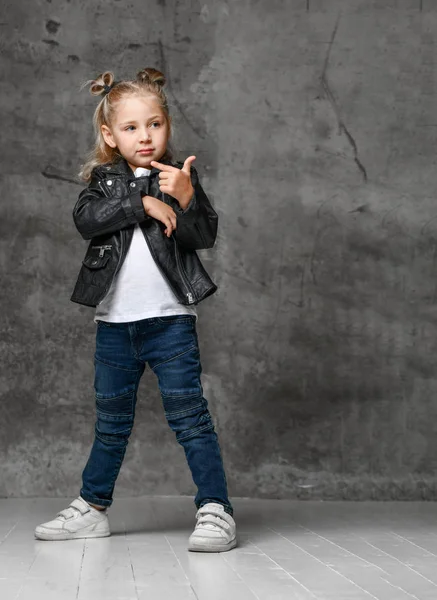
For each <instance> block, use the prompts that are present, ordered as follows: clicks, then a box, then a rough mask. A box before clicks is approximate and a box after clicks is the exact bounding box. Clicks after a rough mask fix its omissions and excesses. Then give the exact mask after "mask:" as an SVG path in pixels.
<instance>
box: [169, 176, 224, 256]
mask: <svg viewBox="0 0 437 600" xmlns="http://www.w3.org/2000/svg"><path fill="white" fill-rule="evenodd" d="M191 183H192V185H193V188H194V193H193V196H192V198H191V200H190V202H189V204H188V206H187V207H186V209H185V210H182V209H181V208H179V209H177V208H176V210H175V212H176V216H177V220H176V229H175V230H174V232H173V235H174V237H175V239H176V241H177V242H178V244H179V245H180V246H181V247H184V248H187V249H191V250H203V249H204V248H212V247H213V246H214V243H215V240H216V237H217V227H218V215H217V213H216V212H215V210H214V209H213V207H212V206H211V203H210V201H209V200H208V197H207V195H206V194H205V192H204V191H203V188H202V186H201V185H200V183H199V177H198V174H197V171H196V169H195V168H194V167H193V166H191Z"/></svg>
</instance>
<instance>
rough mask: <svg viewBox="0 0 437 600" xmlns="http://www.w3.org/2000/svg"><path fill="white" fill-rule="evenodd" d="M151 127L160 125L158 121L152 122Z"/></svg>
mask: <svg viewBox="0 0 437 600" xmlns="http://www.w3.org/2000/svg"><path fill="white" fill-rule="evenodd" d="M152 125H158V127H159V126H160V125H161V123H160V122H159V121H153V123H152Z"/></svg>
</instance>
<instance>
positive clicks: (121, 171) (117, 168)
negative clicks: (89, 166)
mask: <svg viewBox="0 0 437 600" xmlns="http://www.w3.org/2000/svg"><path fill="white" fill-rule="evenodd" d="M158 162H160V163H162V164H163V165H171V166H174V163H173V162H172V161H171V160H169V159H167V158H162V159H161V160H160V161H158ZM100 169H101V170H102V171H103V173H105V174H107V175H125V176H126V177H132V178H134V172H133V171H132V169H131V168H130V166H129V165H128V164H127V161H126V160H125V159H124V158H121V159H120V160H119V161H118V162H116V163H107V164H105V165H101V166H100ZM159 172H160V170H159V169H158V168H157V167H152V169H151V172H150V176H152V175H154V173H159Z"/></svg>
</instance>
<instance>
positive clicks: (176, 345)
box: [80, 315, 233, 515]
mask: <svg viewBox="0 0 437 600" xmlns="http://www.w3.org/2000/svg"><path fill="white" fill-rule="evenodd" d="M146 362H147V363H148V364H149V366H150V368H151V369H152V370H153V372H154V373H155V374H156V376H157V377H158V385H159V390H160V392H161V397H162V401H163V404H164V411H165V416H166V418H167V422H168V424H169V426H170V427H171V429H172V430H173V431H174V432H175V434H176V439H177V441H178V442H179V444H181V446H182V447H183V448H184V450H185V455H186V458H187V462H188V466H189V467H190V470H191V475H192V477H193V481H194V483H195V484H196V486H197V489H198V491H197V495H196V497H195V499H194V503H195V504H196V507H197V508H200V507H201V506H203V505H204V504H206V503H207V502H217V503H218V504H222V505H223V506H224V508H225V511H226V512H227V513H229V514H230V515H233V508H232V505H231V503H230V502H229V499H228V492H227V483H226V476H225V472H224V468H223V461H222V456H221V452H220V446H219V442H218V439H217V434H216V432H215V430H214V425H213V422H212V420H211V415H210V413H209V411H208V403H207V401H206V399H205V398H204V397H203V389H202V385H201V382H200V374H201V372H202V367H201V364H200V356H199V345H198V339H197V332H196V320H195V317H194V316H193V315H171V316H164V317H154V318H151V319H143V320H141V321H131V322H128V323H107V322H105V321H98V323H97V334H96V353H95V359H94V364H95V381H94V387H95V394H96V411H97V420H96V425H95V439H94V443H93V446H92V449H91V453H90V456H89V459H88V462H87V464H86V466H85V469H84V471H83V474H82V483H83V484H82V489H81V491H80V495H81V496H82V498H83V499H84V500H86V501H87V502H91V503H92V504H96V505H98V506H110V505H111V504H112V499H113V498H112V496H113V491H114V486H115V481H116V479H117V476H118V473H119V471H120V467H121V464H122V462H123V458H124V455H125V452H126V446H127V444H128V440H129V436H130V433H131V431H132V426H133V422H134V416H135V404H136V399H137V390H138V385H139V382H140V379H141V376H142V374H143V373H144V369H145V365H146Z"/></svg>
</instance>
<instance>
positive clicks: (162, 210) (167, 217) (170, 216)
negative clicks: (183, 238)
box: [141, 196, 176, 237]
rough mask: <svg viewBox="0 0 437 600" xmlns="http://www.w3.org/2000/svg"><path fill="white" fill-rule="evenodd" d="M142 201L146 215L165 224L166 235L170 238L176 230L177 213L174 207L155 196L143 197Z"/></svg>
mask: <svg viewBox="0 0 437 600" xmlns="http://www.w3.org/2000/svg"><path fill="white" fill-rule="evenodd" d="M141 200H142V201H143V206H144V211H145V213H146V215H149V217H153V218H154V219H157V220H158V221H161V223H164V225H165V226H166V229H165V230H164V233H165V235H166V236H167V237H170V236H171V234H172V232H173V230H174V229H176V213H175V211H174V210H173V209H172V207H171V206H169V205H168V204H166V203H165V202H161V200H158V198H154V197H153V196H143V197H142V198H141Z"/></svg>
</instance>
